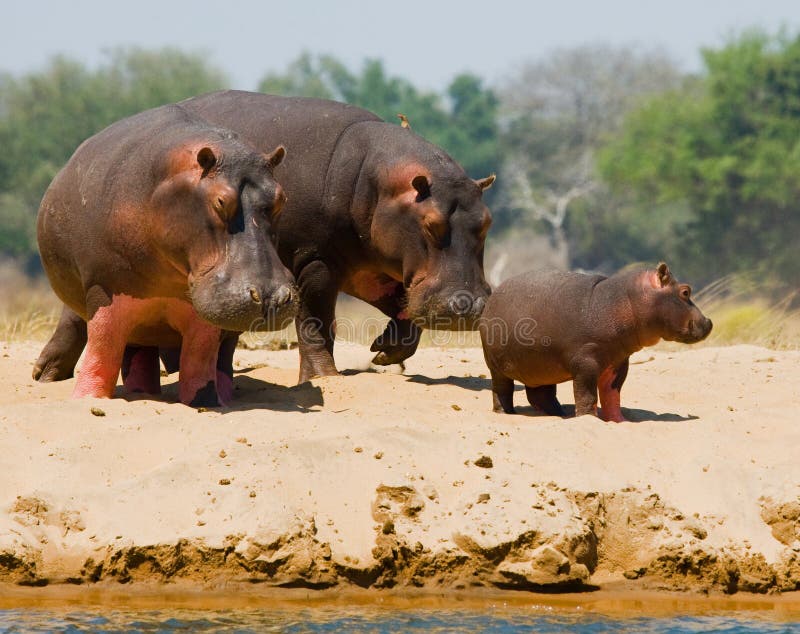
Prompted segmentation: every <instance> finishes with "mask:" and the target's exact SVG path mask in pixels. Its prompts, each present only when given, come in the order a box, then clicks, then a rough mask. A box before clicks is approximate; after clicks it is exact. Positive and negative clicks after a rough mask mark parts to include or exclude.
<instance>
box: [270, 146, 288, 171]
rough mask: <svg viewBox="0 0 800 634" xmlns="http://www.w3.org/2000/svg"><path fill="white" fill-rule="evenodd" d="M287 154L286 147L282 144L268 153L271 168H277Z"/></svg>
mask: <svg viewBox="0 0 800 634" xmlns="http://www.w3.org/2000/svg"><path fill="white" fill-rule="evenodd" d="M285 156H286V148H285V147H283V146H282V145H279V146H278V147H276V148H275V149H274V150H273V151H272V154H267V163H269V167H270V169H275V168H276V167H278V165H280V164H281V162H282V161H283V158H284V157H285Z"/></svg>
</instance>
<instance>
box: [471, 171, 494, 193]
mask: <svg viewBox="0 0 800 634" xmlns="http://www.w3.org/2000/svg"><path fill="white" fill-rule="evenodd" d="M496 179H497V176H496V175H494V174H490V175H489V176H487V177H486V178H481V179H480V180H476V181H475V184H476V185H477V186H478V187H480V188H481V191H482V192H485V191H486V190H487V189H489V188H490V187H491V186H492V184H493V183H494V181H495V180H496Z"/></svg>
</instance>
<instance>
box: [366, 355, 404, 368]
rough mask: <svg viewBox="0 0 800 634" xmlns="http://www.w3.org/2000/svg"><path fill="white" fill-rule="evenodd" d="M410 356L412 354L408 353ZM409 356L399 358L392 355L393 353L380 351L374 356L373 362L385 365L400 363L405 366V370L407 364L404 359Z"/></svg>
mask: <svg viewBox="0 0 800 634" xmlns="http://www.w3.org/2000/svg"><path fill="white" fill-rule="evenodd" d="M408 356H411V355H408ZM407 358H408V357H402V358H399V359H398V358H396V357H394V356H392V354H391V353H389V352H379V353H378V354H376V355H375V356H374V357H372V361H371V363H372V364H373V365H383V366H386V365H396V364H400V365H401V366H402V367H403V369H404V370H405V365H406V364H405V363H404V361H405V360H406V359H407Z"/></svg>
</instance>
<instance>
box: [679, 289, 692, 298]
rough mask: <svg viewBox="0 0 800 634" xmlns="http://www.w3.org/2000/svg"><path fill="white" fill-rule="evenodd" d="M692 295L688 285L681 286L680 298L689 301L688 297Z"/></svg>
mask: <svg viewBox="0 0 800 634" xmlns="http://www.w3.org/2000/svg"><path fill="white" fill-rule="evenodd" d="M691 296H692V289H691V288H690V287H689V286H683V287H681V299H685V300H686V301H689V298H690V297H691Z"/></svg>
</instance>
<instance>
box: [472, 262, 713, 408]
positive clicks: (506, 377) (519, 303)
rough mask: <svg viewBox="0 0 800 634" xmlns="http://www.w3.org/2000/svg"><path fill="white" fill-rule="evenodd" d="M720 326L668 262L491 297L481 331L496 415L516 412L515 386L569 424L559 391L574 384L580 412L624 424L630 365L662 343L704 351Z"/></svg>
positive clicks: (547, 278)
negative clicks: (519, 385) (561, 386)
mask: <svg viewBox="0 0 800 634" xmlns="http://www.w3.org/2000/svg"><path fill="white" fill-rule="evenodd" d="M711 326H712V324H711V320H710V319H708V318H707V317H705V316H704V315H703V313H701V312H700V309H699V308H697V306H695V305H694V303H693V302H692V289H691V288H690V287H689V286H688V285H687V284H681V283H680V282H678V281H677V280H676V279H675V278H674V277H673V276H672V273H670V270H669V267H668V266H667V265H666V264H664V263H663V262H662V263H661V264H659V265H658V268H656V269H642V268H634V269H630V270H625V271H622V272H620V273H617V274H616V275H613V276H611V277H604V276H602V275H586V274H582V273H564V272H560V271H543V272H531V273H523V274H522V275H518V276H516V277H513V278H511V279H509V280H506V281H505V282H503V283H502V284H501V285H500V286H499V287H498V288H497V289H496V290H495V291H494V292H493V293H492V294H491V296H490V297H489V300H488V302H487V304H486V308H485V310H484V312H483V316H482V318H481V323H480V326H479V330H480V333H481V341H482V343H483V354H484V356H485V358H486V364H487V365H488V366H489V371H490V372H491V375H492V398H493V400H494V411H495V412H500V411H503V412H506V413H507V414H513V413H514V402H513V396H514V381H519V382H520V383H522V384H523V385H525V393H526V394H527V396H528V401H529V402H530V404H531V405H532V406H534V407H535V408H537V409H539V410H541V411H542V412H544V413H545V414H549V415H551V416H564V415H565V413H564V410H563V409H562V407H561V404H560V403H559V402H558V399H557V398H556V384H557V383H563V382H564V381H569V380H570V379H571V380H572V381H573V389H574V392H575V414H576V416H582V415H584V414H594V415H595V416H597V415H598V412H597V393H598V391H599V392H600V406H601V408H602V409H601V410H600V414H599V415H600V418H602V419H603V420H606V421H615V422H622V421H624V420H625V418H624V417H623V415H622V410H621V409H620V390H621V389H622V384H623V383H624V382H625V377H626V376H627V374H628V358H629V357H630V356H631V355H632V354H633V353H634V352H637V351H638V350H641V349H642V348H644V347H646V346H652V345H655V344H656V343H658V342H659V341H660V340H661V339H665V340H667V341H680V342H681V343H695V342H698V341H702V340H703V339H705V338H706V337H707V336H708V334H709V333H710V332H711Z"/></svg>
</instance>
